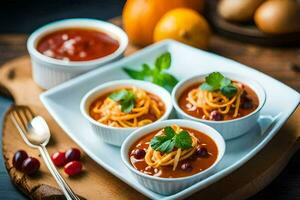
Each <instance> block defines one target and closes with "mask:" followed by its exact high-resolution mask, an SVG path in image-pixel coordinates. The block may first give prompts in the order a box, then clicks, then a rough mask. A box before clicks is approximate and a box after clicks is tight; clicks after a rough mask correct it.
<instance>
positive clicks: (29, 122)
mask: <svg viewBox="0 0 300 200" xmlns="http://www.w3.org/2000/svg"><path fill="white" fill-rule="evenodd" d="M9 116H10V118H11V120H12V122H13V123H14V125H15V126H16V128H17V129H18V131H19V133H20V135H21V136H22V138H23V140H24V141H25V143H26V144H27V145H29V146H30V147H32V148H37V149H38V150H39V151H40V153H41V155H42V158H43V159H44V161H45V164H46V166H47V167H48V169H49V171H50V172H51V174H52V175H53V177H54V179H55V180H56V182H57V184H58V185H59V187H60V188H61V190H62V192H63V193H64V195H65V197H66V198H67V199H68V200H80V198H79V197H77V195H76V194H75V193H74V192H73V190H72V189H71V188H70V186H69V185H68V184H67V183H66V181H65V180H64V179H63V177H62V176H61V175H60V174H59V172H58V171H57V169H56V167H55V166H54V164H53V163H52V161H51V158H50V156H49V153H48V151H47V149H46V145H47V144H48V142H49V140H50V136H51V135H50V130H49V127H48V125H47V123H46V121H45V120H44V118H42V117H41V116H35V115H34V113H33V112H32V110H31V109H30V108H29V107H28V106H17V105H14V106H13V107H12V109H11V110H10V112H9Z"/></svg>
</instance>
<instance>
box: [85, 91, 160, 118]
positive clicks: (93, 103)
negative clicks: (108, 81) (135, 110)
mask: <svg viewBox="0 0 300 200" xmlns="http://www.w3.org/2000/svg"><path fill="white" fill-rule="evenodd" d="M110 94H111V92H110V93H107V94H104V95H102V96H100V97H99V98H97V99H96V100H94V101H93V102H92V104H91V105H90V108H89V114H90V116H91V117H92V118H93V119H95V120H99V119H100V118H101V116H100V114H99V113H95V112H93V108H94V107H95V105H96V104H97V102H98V101H101V102H103V101H104V100H105V99H106V98H107V97H108V96H109V95H110ZM147 95H149V97H150V98H151V99H152V100H154V101H155V102H157V105H158V108H159V110H160V111H162V112H163V113H164V112H165V105H164V103H163V101H162V100H161V99H160V98H159V97H157V96H156V95H154V94H151V93H149V92H147ZM144 119H150V120H151V121H153V122H154V121H156V120H157V118H156V116H155V114H153V113H151V112H149V113H146V114H143V115H142V116H140V117H138V118H137V120H138V121H141V120H144Z"/></svg>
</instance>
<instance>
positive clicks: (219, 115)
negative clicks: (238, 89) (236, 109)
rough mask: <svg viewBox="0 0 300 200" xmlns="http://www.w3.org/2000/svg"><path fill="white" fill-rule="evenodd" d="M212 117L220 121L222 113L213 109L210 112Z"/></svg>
mask: <svg viewBox="0 0 300 200" xmlns="http://www.w3.org/2000/svg"><path fill="white" fill-rule="evenodd" d="M210 119H211V120H214V121H220V120H222V114H221V113H219V112H218V111H216V110H213V111H212V112H211V113H210Z"/></svg>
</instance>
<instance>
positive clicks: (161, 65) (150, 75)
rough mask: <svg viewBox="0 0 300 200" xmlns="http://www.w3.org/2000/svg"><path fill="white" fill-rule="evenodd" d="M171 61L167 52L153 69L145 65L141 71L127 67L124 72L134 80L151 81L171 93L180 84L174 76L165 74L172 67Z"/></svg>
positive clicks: (156, 62)
mask: <svg viewBox="0 0 300 200" xmlns="http://www.w3.org/2000/svg"><path fill="white" fill-rule="evenodd" d="M171 60H172V59H171V54H170V52H165V53H163V54H162V55H160V56H159V57H158V58H157V59H156V60H155V64H154V67H152V68H151V67H150V66H149V65H148V64H143V65H142V70H140V71H138V70H133V69H129V68H127V67H124V68H123V70H124V71H125V72H126V73H127V74H128V75H129V76H130V77H131V78H133V79H138V80H145V81H150V82H152V83H155V84H157V85H160V86H162V87H164V88H165V89H167V90H168V91H170V92H171V91H172V89H173V88H174V86H175V85H176V84H177V83H178V80H177V79H176V78H175V77H174V76H173V75H171V74H169V73H166V72H165V70H166V69H169V68H170V67H171Z"/></svg>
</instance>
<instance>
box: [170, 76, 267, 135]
mask: <svg viewBox="0 0 300 200" xmlns="http://www.w3.org/2000/svg"><path fill="white" fill-rule="evenodd" d="M221 73H222V74H224V76H226V77H228V78H230V79H231V80H235V81H238V82H241V83H243V84H246V85H247V86H249V87H250V88H251V89H252V90H253V91H254V92H255V93H256V95H257V96H258V100H259V105H258V107H257V108H256V110H255V111H253V112H252V113H250V114H249V115H246V116H244V117H241V118H237V119H233V120H226V121H211V120H204V119H199V118H196V117H193V116H191V115H189V114H187V113H186V112H184V111H183V110H182V109H181V108H180V106H179V105H178V99H179V97H180V95H181V94H182V92H183V91H185V89H187V88H188V87H190V86H191V85H193V84H196V83H199V82H200V81H203V80H204V79H205V77H206V76H208V74H203V75H197V76H194V77H191V78H187V79H185V80H182V81H180V82H179V83H178V84H177V85H176V87H175V88H174V89H173V92H172V102H173V106H174V108H175V110H176V114H177V116H178V117H179V118H181V119H191V120H195V121H198V122H203V123H205V124H207V125H209V126H212V127H213V128H215V129H216V130H218V131H219V132H220V133H221V134H222V136H223V137H224V138H225V139H226V140H227V139H232V138H236V137H239V136H241V135H243V134H244V133H246V132H247V131H249V130H250V129H251V128H252V127H253V126H254V125H255V124H256V123H257V120H258V117H259V113H260V110H261V109H262V107H263V105H264V104H265V102H266V93H265V90H264V88H263V87H262V86H261V85H260V84H259V83H257V82H256V81H254V80H252V79H251V78H248V77H245V76H242V75H238V74H234V73H225V72H221Z"/></svg>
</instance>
